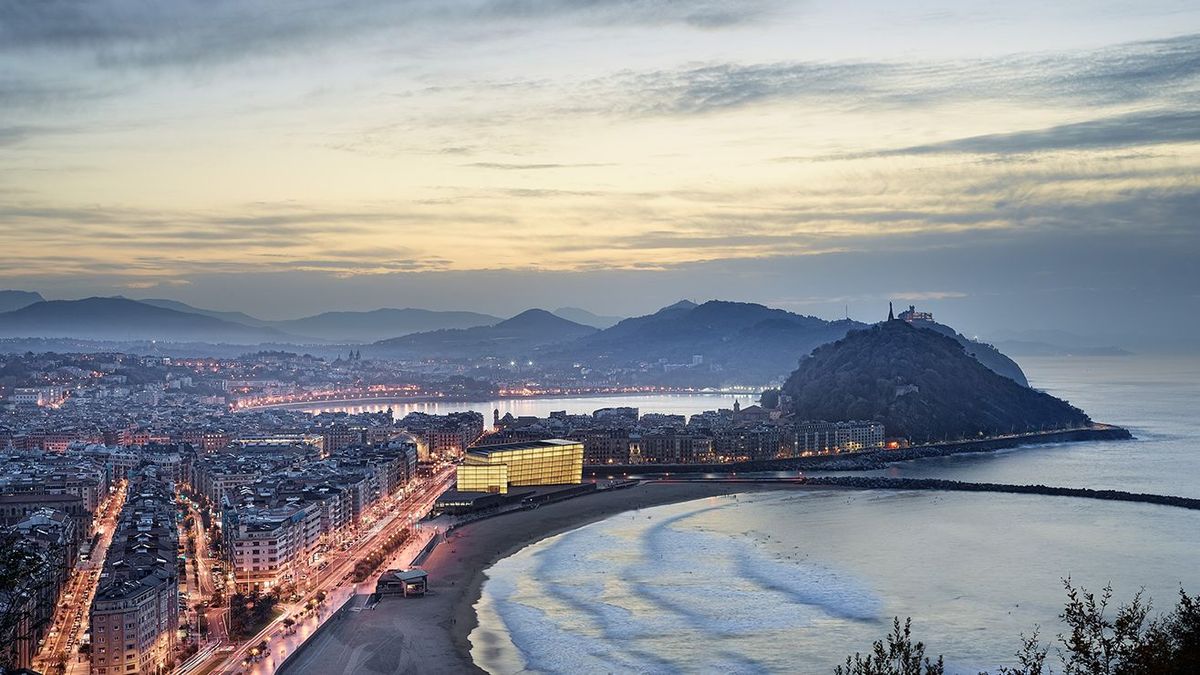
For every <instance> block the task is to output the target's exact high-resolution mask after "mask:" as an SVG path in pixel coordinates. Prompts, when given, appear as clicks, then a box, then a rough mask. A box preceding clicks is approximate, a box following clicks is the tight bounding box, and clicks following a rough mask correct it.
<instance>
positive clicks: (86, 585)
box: [33, 481, 126, 674]
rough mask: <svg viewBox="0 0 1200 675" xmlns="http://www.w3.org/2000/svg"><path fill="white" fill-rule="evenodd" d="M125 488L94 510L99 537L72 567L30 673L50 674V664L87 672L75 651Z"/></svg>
mask: <svg viewBox="0 0 1200 675" xmlns="http://www.w3.org/2000/svg"><path fill="white" fill-rule="evenodd" d="M125 486H126V483H125V482H124V481H122V482H121V483H120V484H119V485H118V486H117V491H116V492H115V493H113V494H111V495H109V497H108V499H107V500H105V501H104V502H103V503H102V504H101V505H100V508H98V509H97V510H96V512H97V515H98V519H97V521H96V532H98V533H99V534H100V539H99V540H98V541H97V542H96V548H95V549H94V550H93V551H92V552H91V554H90V555H89V556H88V559H87V560H86V561H81V562H77V563H76V565H75V568H74V570H73V571H72V573H71V578H70V579H69V580H68V581H67V587H66V590H65V591H64V592H63V594H62V596H61V597H60V598H59V606H58V610H57V611H56V612H55V613H54V619H53V622H52V624H51V627H50V631H49V632H48V633H47V637H46V641H45V643H44V644H43V645H42V649H41V650H40V651H39V652H38V654H37V656H35V657H34V659H33V668H34V670H37V671H39V672H43V673H48V672H53V668H54V664H55V663H57V662H59V661H60V660H65V662H66V665H67V670H66V672H67V673H68V674H72V673H81V674H83V673H87V672H88V665H89V661H88V659H87V658H86V657H85V656H84V655H82V654H78V655H77V654H76V650H77V648H78V646H79V644H80V643H81V642H82V641H83V635H84V633H86V632H87V630H88V624H89V616H88V615H89V613H90V611H91V608H92V598H93V597H95V595H96V586H97V584H98V583H99V581H100V571H101V570H102V569H103V568H104V557H105V556H107V555H108V548H109V546H110V545H111V544H112V538H113V534H114V533H115V531H116V526H117V518H118V517H119V516H120V515H121V508H122V507H123V506H124V505H125ZM73 657H74V658H73Z"/></svg>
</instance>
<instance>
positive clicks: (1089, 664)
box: [835, 578, 1200, 675]
mask: <svg viewBox="0 0 1200 675" xmlns="http://www.w3.org/2000/svg"><path fill="white" fill-rule="evenodd" d="M1063 586H1064V588H1065V589H1066V594H1067V602H1066V605H1065V607H1064V608H1063V613H1062V614H1060V615H1059V618H1060V619H1062V621H1063V623H1064V624H1065V625H1066V628H1067V631H1066V632H1065V633H1060V634H1059V635H1058V643H1059V649H1058V650H1057V651H1058V657H1059V660H1060V661H1061V662H1062V666H1063V671H1062V672H1063V675H1190V674H1192V673H1196V672H1200V595H1198V596H1195V597H1192V596H1189V595H1188V594H1187V593H1186V592H1184V590H1183V589H1180V590H1179V602H1178V603H1177V604H1176V605H1175V607H1174V608H1173V609H1172V610H1171V612H1169V613H1167V614H1166V615H1163V616H1161V617H1159V618H1157V619H1153V620H1150V621H1149V622H1147V619H1148V618H1149V615H1150V608H1151V603H1150V601H1148V600H1143V599H1142V594H1141V593H1140V592H1139V593H1138V594H1136V595H1134V597H1133V600H1131V601H1130V602H1129V603H1128V604H1123V605H1119V606H1117V607H1116V610H1115V611H1112V608H1111V605H1112V596H1113V591H1112V586H1105V587H1104V589H1103V590H1102V591H1101V593H1100V595H1099V597H1097V596H1096V595H1095V594H1093V593H1089V592H1088V591H1087V589H1084V588H1077V587H1076V586H1074V585H1073V584H1072V583H1071V580H1070V579H1069V578H1068V579H1064V580H1063ZM910 624H911V619H910V620H907V621H905V622H904V627H903V629H901V627H900V619H899V618H898V617H897V618H896V619H895V620H894V630H893V631H892V634H891V635H889V636H888V637H887V643H886V646H885V644H884V642H883V641H877V642H875V644H874V648H873V649H872V651H871V653H870V654H868V655H867V656H866V657H863V656H862V655H860V654H855V655H854V656H853V657H847V659H846V665H845V666H838V667H837V669H836V670H835V672H836V673H837V675H941V674H942V673H943V672H944V670H943V667H942V658H941V657H940V656H939V657H938V659H937V661H936V662H931V661H930V660H929V659H928V658H925V645H924V644H922V643H920V642H917V643H915V644H914V643H913V641H912V637H911V633H910V631H909V626H910ZM1048 652H1049V647H1047V646H1045V645H1043V644H1042V643H1041V641H1040V640H1039V638H1038V632H1037V631H1036V630H1035V631H1034V632H1033V634H1032V635H1031V636H1030V637H1025V636H1022V637H1021V649H1020V650H1019V651H1018V652H1017V654H1016V657H1017V665H1016V666H1006V667H1003V668H1000V669H999V670H998V671H997V673H998V675H1049V673H1051V672H1053V671H1051V670H1050V669H1049V668H1048V667H1047V666H1046V656H1047V654H1048ZM922 668H923V670H922ZM983 675H986V673H985V674H983Z"/></svg>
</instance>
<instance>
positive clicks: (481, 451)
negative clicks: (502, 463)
mask: <svg viewBox="0 0 1200 675" xmlns="http://www.w3.org/2000/svg"><path fill="white" fill-rule="evenodd" d="M568 445H581V442H580V441H569V440H565V439H562V438H548V439H546V440H542V441H519V442H516V443H501V444H499V445H483V446H479V447H475V448H470V449H468V450H467V454H469V455H483V456H485V457H486V456H487V455H490V454H492V453H495V452H509V451H512V450H537V449H539V448H561V447H564V446H568Z"/></svg>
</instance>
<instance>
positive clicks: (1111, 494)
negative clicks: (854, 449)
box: [804, 476, 1200, 510]
mask: <svg viewBox="0 0 1200 675" xmlns="http://www.w3.org/2000/svg"><path fill="white" fill-rule="evenodd" d="M804 484H805V485H827V486H837V487H848V488H859V489H864V490H941V491H953V492H1007V493H1013V494H1027V495H1050V496H1053V497H1082V498H1085V499H1102V500H1105V501H1112V502H1140V503H1143V504H1160V505H1162V506H1177V507H1180V508H1184V509H1194V510H1200V499H1194V498H1191V497H1176V496H1174V495H1157V494H1149V493H1146V492H1125V491H1124V490H1092V489H1089V488H1068V487H1055V486H1051V485H1008V484H1004V483H965V482H962V481H957V480H940V479H936V478H884V477H879V476H815V477H808V478H805V479H804Z"/></svg>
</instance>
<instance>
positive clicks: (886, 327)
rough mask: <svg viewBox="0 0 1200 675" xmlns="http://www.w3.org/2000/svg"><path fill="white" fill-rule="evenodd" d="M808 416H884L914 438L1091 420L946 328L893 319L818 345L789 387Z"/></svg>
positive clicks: (892, 430)
mask: <svg viewBox="0 0 1200 675" xmlns="http://www.w3.org/2000/svg"><path fill="white" fill-rule="evenodd" d="M783 393H784V394H785V395H787V396H788V397H790V399H791V401H790V404H789V405H790V406H791V408H792V411H793V412H794V413H795V414H796V415H797V416H798V417H800V418H802V419H824V420H851V419H872V420H877V421H880V422H882V423H883V424H884V426H885V427H886V429H887V434H888V435H889V436H902V437H906V438H909V439H911V440H913V441H914V442H928V441H938V440H943V439H947V440H954V439H958V438H972V437H976V436H978V435H979V434H980V433H982V434H984V435H996V434H1004V433H1010V432H1022V431H1033V430H1038V429H1042V428H1062V427H1072V426H1080V425H1084V424H1088V423H1089V422H1090V420H1089V418H1088V416H1087V415H1085V414H1084V413H1083V411H1081V410H1079V409H1077V408H1075V407H1073V406H1071V405H1070V404H1068V403H1066V402H1064V401H1061V400H1059V399H1057V398H1054V397H1053V396H1050V395H1049V394H1045V393H1042V392H1039V391H1036V390H1033V389H1030V388H1028V387H1023V386H1021V385H1020V384H1018V383H1016V382H1015V381H1013V380H1012V379H1010V378H1007V377H1003V376H1001V375H998V374H996V373H995V372H993V371H992V370H990V369H988V368H987V367H986V366H984V365H983V364H982V363H980V362H979V361H978V360H976V359H974V358H972V357H971V356H970V355H969V354H968V353H967V351H966V350H965V349H964V347H963V345H962V344H961V343H959V342H958V341H957V340H955V339H954V338H952V337H949V336H946V335H944V334H942V333H941V332H938V331H934V330H930V329H928V328H922V327H918V326H914V325H909V324H908V323H906V322H904V321H898V320H897V321H886V322H884V323H881V324H877V325H875V326H872V327H870V328H867V329H863V330H855V331H852V332H850V333H849V334H848V335H847V336H846V337H845V338H843V339H841V340H838V341H837V342H834V343H832V344H828V345H825V346H822V347H820V348H818V349H816V350H815V351H814V352H813V353H812V355H811V356H810V357H809V358H806V359H804V360H803V361H801V363H800V367H799V368H797V369H796V370H795V371H794V372H793V373H792V374H791V376H790V377H789V378H788V380H787V382H786V383H785V384H784V386H783Z"/></svg>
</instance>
